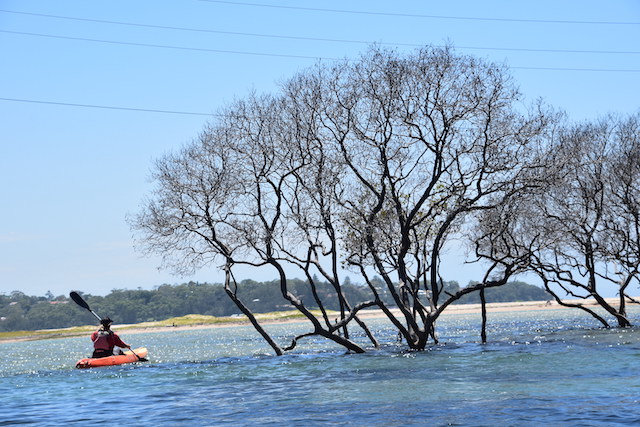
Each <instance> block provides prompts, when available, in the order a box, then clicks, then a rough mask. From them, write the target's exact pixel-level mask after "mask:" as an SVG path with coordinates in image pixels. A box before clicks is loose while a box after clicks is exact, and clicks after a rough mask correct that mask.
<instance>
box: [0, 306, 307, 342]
mask: <svg viewBox="0 0 640 427" xmlns="http://www.w3.org/2000/svg"><path fill="white" fill-rule="evenodd" d="M256 318H257V319H258V320H259V321H261V322H279V321H286V320H296V319H303V318H304V316H303V315H302V314H301V313H300V312H298V311H294V310H289V311H276V312H272V313H259V314H256ZM248 322H249V320H248V319H247V317H246V316H240V315H236V316H228V317H215V316H206V315H202V314H188V315H186V316H181V317H172V318H170V319H166V320H159V321H155V322H143V323H136V324H127V325H113V329H114V330H116V331H118V333H120V332H126V331H127V330H133V329H136V330H145V329H154V328H166V327H189V326H203V325H204V326H206V325H212V326H215V325H220V326H223V325H241V324H246V323H248ZM97 327H98V326H97V325H87V326H75V327H72V328H63V329H40V330H37V331H12V332H0V342H2V341H16V340H21V341H22V340H25V341H26V340H41V339H51V338H65V337H74V336H83V335H87V334H90V333H91V332H92V331H94V330H96V328H97Z"/></svg>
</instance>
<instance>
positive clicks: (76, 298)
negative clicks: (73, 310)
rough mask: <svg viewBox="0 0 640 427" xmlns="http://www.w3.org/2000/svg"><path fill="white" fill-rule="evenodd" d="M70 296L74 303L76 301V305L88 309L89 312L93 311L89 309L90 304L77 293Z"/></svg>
mask: <svg viewBox="0 0 640 427" xmlns="http://www.w3.org/2000/svg"><path fill="white" fill-rule="evenodd" d="M69 296H70V297H71V299H72V300H73V301H75V303H76V304H78V305H79V306H80V307H82V308H86V309H87V310H89V311H91V309H90V308H89V304H87V302H86V301H85V300H83V299H82V297H81V296H80V295H79V294H78V293H77V292H75V291H72V292H71V293H70V294H69Z"/></svg>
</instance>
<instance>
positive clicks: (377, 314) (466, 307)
mask: <svg viewBox="0 0 640 427" xmlns="http://www.w3.org/2000/svg"><path fill="white" fill-rule="evenodd" d="M607 301H608V302H609V303H610V304H612V305H614V306H617V304H618V303H619V301H618V299H617V298H609V299H607ZM566 302H570V303H578V302H579V303H582V304H584V305H589V306H595V305H596V303H595V301H590V300H586V301H585V300H572V301H566ZM569 309H570V308H567V307H563V306H561V305H560V304H558V303H557V302H555V301H520V302H497V303H489V304H487V313H500V312H508V311H513V312H517V311H532V310H569ZM480 310H481V304H454V305H450V306H449V307H447V308H446V310H445V311H444V312H443V314H442V315H443V316H448V315H456V314H471V313H480ZM392 312H393V313H394V314H395V315H398V314H399V313H400V312H399V310H397V309H394V310H392ZM257 316H258V317H260V315H257ZM359 316H360V318H362V319H375V318H383V317H385V314H384V313H383V312H382V310H378V309H368V310H362V311H361V312H360V315H359ZM258 320H259V321H260V323H261V324H265V325H268V324H282V323H295V322H304V321H305V319H304V318H283V319H280V318H277V317H271V318H266V319H260V318H259V319H258ZM243 325H250V322H249V321H248V319H247V318H246V317H244V316H239V317H232V318H225V322H220V323H206V324H198V323H194V324H189V325H175V326H173V325H169V326H157V325H154V324H153V322H151V323H150V324H148V325H147V324H139V325H135V324H134V325H124V324H121V325H117V324H114V325H113V326H112V329H113V330H114V331H117V332H118V333H119V334H120V335H121V336H122V337H123V339H124V340H125V342H126V338H125V337H126V336H128V335H132V334H139V333H148V332H161V331H163V332H166V331H169V330H171V331H181V330H194V329H210V328H228V327H233V326H243ZM42 332H47V333H44V334H43V333H42ZM90 333H91V331H90V330H87V331H77V330H76V331H73V332H71V331H65V330H64V329H59V330H55V331H44V330H43V331H35V332H25V334H24V335H20V336H11V337H6V338H5V337H2V336H1V335H0V343H3V342H16V341H29V340H39V339H50V338H64V337H73V336H83V335H89V334H90Z"/></svg>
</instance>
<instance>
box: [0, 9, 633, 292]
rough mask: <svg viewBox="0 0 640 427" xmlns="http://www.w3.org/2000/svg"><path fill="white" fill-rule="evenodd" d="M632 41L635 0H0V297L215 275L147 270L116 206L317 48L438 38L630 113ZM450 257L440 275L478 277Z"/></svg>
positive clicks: (579, 100) (569, 96) (581, 112)
mask: <svg viewBox="0 0 640 427" xmlns="http://www.w3.org/2000/svg"><path fill="white" fill-rule="evenodd" d="M639 40H640V2H638V1H637V0H613V1H608V2H602V1H583V0H581V1H577V0H576V1H571V0H567V1H557V0H553V1H550V0H543V1H537V2H514V1H506V0H505V1H488V2H478V1H457V2H433V1H417V0H416V1H398V2H386V1H377V0H376V1H371V0H367V1H364V0H354V1H349V2H344V1H337V0H325V1H322V2H320V1H305V2H301V1H298V2H296V1H291V0H290V1H287V0H253V1H251V2H241V1H235V0H230V1H213V0H210V1H208V0H181V1H179V2H178V1H164V0H160V1H158V0H155V1H151V0H140V1H134V2H131V1H121V0H110V1H90V2H88V1H79V0H65V1H55V2H52V1H49V0H20V1H18V0H0V58H2V59H1V62H2V71H1V74H0V75H1V78H0V117H1V119H0V180H1V181H0V182H1V186H0V200H1V202H0V203H1V205H0V206H1V208H0V293H6V294H8V293H10V292H11V291H13V290H20V291H22V292H25V293H27V294H29V295H44V294H45V293H46V292H47V291H51V292H53V293H54V294H55V295H61V294H68V293H69V291H71V290H80V291H83V292H87V293H91V294H94V295H105V294H107V293H109V292H110V291H111V290H112V289H136V288H139V287H140V288H143V289H151V288H153V287H154V286H158V285H160V284H163V283H183V282H185V281H189V280H194V281H201V282H204V281H207V282H217V281H220V280H222V276H221V274H220V272H219V271H218V270H217V269H216V268H215V267H212V268H211V269H205V270H202V271H199V272H198V273H197V274H196V275H194V276H192V277H175V276H172V275H170V274H169V272H166V271H158V270H157V266H158V265H159V261H158V259H154V258H142V257H141V256H140V254H138V253H136V252H135V251H134V248H133V240H132V236H131V232H130V230H129V227H128V225H127V223H126V222H125V216H126V215H127V213H134V212H136V211H137V210H138V208H139V206H140V203H141V200H142V199H143V197H144V196H145V194H146V193H148V191H149V190H150V188H151V184H150V183H149V181H148V177H149V171H150V168H151V167H152V164H153V160H154V159H156V158H158V157H159V156H162V155H163V154H164V153H167V152H169V151H171V150H174V149H178V148H180V147H181V146H182V145H183V144H185V143H187V142H189V141H190V140H191V139H192V138H194V137H195V136H196V135H197V134H198V132H199V131H200V130H201V129H202V127H203V126H204V124H205V123H206V122H207V120H208V119H209V117H208V114H210V113H213V112H215V111H216V110H217V109H218V108H219V107H221V106H224V105H225V104H226V103H228V102H230V101H231V100H233V99H234V98H241V97H243V96H244V95H245V94H246V93H247V92H248V91H250V90H256V91H258V92H272V91H275V90H276V89H277V87H276V83H277V82H278V81H279V80H282V79H285V78H287V77H289V76H291V75H293V74H294V73H296V72H297V71H298V70H301V69H304V68H306V67H308V66H310V65H312V64H313V63H314V62H316V61H318V60H319V59H320V60H322V61H330V60H332V59H335V58H344V57H354V56H356V55H357V54H358V53H359V52H361V51H363V50H365V49H366V48H367V46H368V44H370V43H380V44H383V45H385V46H392V47H396V48H397V49H399V50H401V51H405V50H411V49H414V48H415V47H416V46H418V45H425V44H433V45H442V44H446V43H451V44H453V45H454V46H455V47H456V48H457V49H458V50H459V51H460V52H462V53H469V54H474V55H477V56H480V57H483V58H487V59H489V60H492V61H496V62H501V63H502V62H504V63H506V64H508V65H509V66H510V67H512V70H513V71H512V72H513V76H514V78H515V80H516V81H517V82H518V84H519V85H520V87H521V90H522V92H523V93H524V95H525V96H526V97H527V98H528V99H534V98H537V97H542V98H544V99H545V100H546V101H547V102H548V103H549V104H551V105H554V106H555V107H557V108H560V109H563V110H565V111H566V112H567V113H568V114H569V116H570V117H571V118H573V119H575V120H583V119H592V118H596V117H598V116H599V115H603V114H606V113H609V112H615V113H623V114H627V113H633V112H635V111H637V110H638V109H639V108H640V102H639V99H640V84H639V83H640V45H639V43H638V41H639ZM161 111H163V112H161ZM462 258H463V256H462V255H461V254H460V253H457V252H456V251H453V252H452V256H451V257H450V259H449V260H448V262H447V265H445V277H446V278H447V279H449V280H457V281H459V282H460V283H461V284H466V283H467V282H468V281H469V280H475V279H478V277H477V276H475V274H477V271H476V270H474V269H473V268H465V267H463V266H461V261H462ZM251 277H252V278H254V279H256V280H271V279H273V278H274V277H275V276H272V275H270V274H269V273H265V275H264V277H256V275H255V274H253V275H251Z"/></svg>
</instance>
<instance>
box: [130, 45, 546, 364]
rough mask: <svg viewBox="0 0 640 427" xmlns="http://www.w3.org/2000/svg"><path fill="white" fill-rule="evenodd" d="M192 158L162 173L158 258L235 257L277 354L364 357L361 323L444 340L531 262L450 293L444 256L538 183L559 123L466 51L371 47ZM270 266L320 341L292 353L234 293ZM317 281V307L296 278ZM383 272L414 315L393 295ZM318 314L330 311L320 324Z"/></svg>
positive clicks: (501, 71)
mask: <svg viewBox="0 0 640 427" xmlns="http://www.w3.org/2000/svg"><path fill="white" fill-rule="evenodd" d="M221 116H222V117H221V118H220V119H219V120H218V121H217V122H216V123H214V124H212V125H210V126H208V127H207V128H206V129H205V130H204V132H203V133H202V134H201V135H200V137H199V139H198V140H196V141H194V143H193V144H191V145H190V146H189V147H187V148H185V149H184V150H183V151H182V152H181V153H179V154H177V155H169V156H167V157H165V158H164V159H162V160H160V161H159V162H158V163H157V165H156V170H155V173H154V176H153V178H154V179H155V181H156V182H157V184H158V187H157V190H156V192H155V193H153V194H152V195H151V197H150V199H149V200H147V201H146V202H145V207H144V208H143V210H142V211H141V212H140V214H138V216H136V217H135V218H133V219H132V220H131V224H132V227H133V229H134V230H135V231H136V232H137V233H138V236H139V242H140V244H141V246H142V248H143V249H144V250H146V251H148V252H152V253H160V254H162V255H163V257H164V263H165V265H166V266H170V267H172V268H174V270H176V271H187V270H189V269H195V268H199V267H200V266H202V265H204V264H208V263H211V262H216V261H218V262H219V261H220V260H222V267H223V268H224V269H225V270H226V272H227V276H226V277H227V279H226V289H227V294H228V295H229V296H230V297H231V298H232V299H233V300H234V301H235V303H236V305H237V306H238V307H239V308H240V309H241V310H242V311H243V312H244V313H245V314H247V315H248V316H249V318H250V319H252V322H253V324H254V326H256V328H257V329H258V330H259V331H260V333H261V334H262V335H263V336H264V337H265V339H267V340H268V341H269V344H270V345H271V347H272V348H273V349H274V351H275V352H276V354H282V353H283V352H284V351H286V350H289V349H292V348H294V347H295V345H296V343H297V341H298V340H299V339H300V338H303V337H306V336H310V335H319V336H323V337H325V338H327V339H329V340H331V341H333V342H335V343H337V344H339V345H341V346H343V347H345V348H347V349H348V350H349V351H354V352H362V351H364V350H365V349H364V347H363V346H362V345H361V344H358V343H356V342H355V341H353V340H352V339H351V338H350V335H349V329H348V325H349V324H350V323H351V322H352V321H355V322H357V323H358V324H359V326H360V327H361V328H363V329H364V330H365V332H366V334H367V336H368V338H369V340H370V341H371V343H372V344H373V345H374V346H375V345H377V340H376V339H375V337H374V336H373V334H372V333H371V331H370V330H369V329H368V328H367V326H366V325H365V323H364V322H363V321H362V320H361V319H360V318H359V317H358V313H359V312H360V310H362V309H364V308H367V307H374V306H375V307H378V308H380V309H382V310H383V311H384V313H385V314H386V315H387V317H388V318H389V320H390V321H391V322H392V323H393V325H395V327H396V328H397V329H398V331H399V333H400V334H401V336H403V337H404V339H405V340H406V342H407V344H408V345H409V347H410V348H413V349H423V348H425V346H426V345H427V343H428V341H429V339H430V338H433V339H434V340H436V339H437V338H436V334H435V322H436V319H437V318H438V317H439V315H440V314H441V313H442V312H443V311H444V310H445V308H446V307H447V306H449V305H450V304H452V303H453V302H455V301H456V300H458V299H459V298H461V297H462V296H464V295H466V294H468V293H471V292H477V291H481V292H483V291H484V289H485V288H487V287H492V286H500V285H502V284H504V283H506V282H507V280H508V279H509V278H510V277H511V275H512V274H513V273H514V272H515V271H516V270H517V268H518V267H519V264H513V265H511V264H508V263H505V262H502V263H499V262H496V263H494V264H493V265H491V266H490V267H488V269H487V274H486V275H485V277H484V279H483V281H482V282H480V283H478V284H476V285H473V286H468V287H466V288H463V289H461V290H459V291H458V292H456V293H455V294H444V293H443V290H442V282H443V280H442V277H441V275H440V258H441V255H442V251H443V250H444V249H445V247H446V245H447V243H448V242H449V241H450V240H451V238H452V237H453V236H456V237H460V236H461V235H462V236H464V235H465V234H466V233H467V230H468V229H469V224H468V222H469V221H474V220H475V218H476V214H478V213H479V212H484V211H487V212H488V211H492V210H494V209H496V208H497V207H500V206H502V205H504V203H506V201H508V200H510V199H511V198H513V197H515V196H516V195H518V194H520V193H521V192H522V191H524V190H525V189H527V188H529V187H530V186H532V185H538V184H537V183H535V182H533V181H532V180H531V177H532V176H535V173H534V171H536V170H538V169H539V168H540V167H541V165H540V164H539V163H538V162H536V160H537V159H538V158H537V157H535V153H537V146H538V145H539V144H541V143H542V142H544V139H545V137H546V134H545V132H546V130H547V128H548V127H549V126H550V124H552V123H553V122H554V120H555V117H554V115H553V114H551V113H550V112H549V111H547V109H546V108H545V107H544V106H543V105H542V104H541V103H540V102H538V103H534V104H533V105H531V106H525V105H524V104H523V103H522V99H521V95H520V94H519V92H518V90H517V88H516V87H515V85H514V83H513V82H512V80H511V78H510V76H509V74H508V71H507V69H506V68H505V67H503V66H498V65H495V64H491V63H487V62H484V61H482V60H479V59H477V58H474V57H471V56H463V55H457V54H455V53H454V52H453V50H452V49H450V48H443V49H436V48H424V49H419V50H418V51H416V52H415V53H413V54H411V55H406V56H400V55H399V54H397V53H396V52H394V51H391V50H383V49H379V48H375V47H373V48H371V49H370V50H369V51H368V52H366V53H365V54H364V55H363V56H362V57H361V58H359V59H358V60H354V61H342V62H339V63H335V64H330V65H324V64H318V65H317V66H316V67H315V68H312V69H310V70H307V71H305V72H302V73H299V74H298V75H296V76H294V77H293V78H292V79H290V80H289V81H287V82H285V83H283V85H282V93H281V94H280V95H278V96H266V95H265V96H257V95H255V94H254V95H251V96H249V97H247V98H246V99H244V100H240V101H237V102H235V103H234V104H233V105H231V106H229V107H228V108H227V109H226V110H225V111H223V112H222V113H221ZM240 265H242V266H254V267H262V268H264V267H270V268H272V269H273V270H274V271H275V272H276V274H277V275H278V277H279V281H280V291H281V295H282V297H283V299H284V300H286V301H287V302H288V303H289V304H290V305H292V306H293V307H295V308H296V309H297V310H299V311H300V312H301V313H303V314H304V316H305V317H306V318H307V319H308V320H309V322H310V323H311V325H312V330H311V331H310V332H308V333H304V334H302V335H300V336H298V337H295V338H294V339H293V340H292V343H291V345H289V346H288V347H286V348H284V349H283V348H281V347H280V346H279V345H278V344H276V343H275V342H274V341H273V340H272V339H271V338H270V337H269V336H268V334H267V333H266V332H265V331H264V329H263V328H261V327H260V325H259V323H258V322H257V321H256V320H255V317H254V316H253V315H252V314H251V312H250V311H249V310H248V309H247V307H246V306H245V305H244V304H243V303H242V301H241V297H240V296H239V295H238V293H237V290H236V289H235V288H234V283H235V281H234V280H233V271H234V270H235V268H236V266H240ZM342 266H346V267H348V268H350V269H351V270H353V271H355V272H357V273H359V274H361V277H362V278H363V280H364V281H365V282H366V283H367V285H368V287H369V289H370V291H371V299H370V300H369V301H365V302H361V303H360V304H358V305H356V306H353V305H352V304H350V303H349V301H347V299H346V297H345V295H344V294H343V292H342V288H341V282H342V280H343V279H342V277H341V267H342ZM291 267H293V268H297V269H298V270H297V271H300V272H303V274H304V275H305V276H306V277H307V279H308V283H309V286H310V287H311V288H312V294H313V296H314V301H311V302H304V301H302V300H301V299H300V298H299V297H298V296H296V295H294V294H293V293H292V292H291V291H290V290H289V289H288V284H287V283H288V281H287V278H288V275H287V273H286V271H287V269H288V268H291ZM316 273H318V274H320V276H321V277H323V278H324V279H325V280H326V281H328V282H329V283H330V284H331V285H332V286H333V287H334V289H335V291H336V294H337V295H338V299H339V303H340V312H339V315H338V318H336V319H332V318H331V317H330V315H329V314H328V312H327V310H326V309H325V305H324V302H323V300H322V298H321V296H320V295H319V293H318V292H316V287H315V286H316V284H315V279H314V276H315V274H316ZM374 276H376V277H380V278H381V280H382V281H383V282H384V284H385V285H386V290H387V291H388V293H389V294H390V295H391V296H392V297H393V300H394V303H395V304H394V305H395V307H397V309H398V310H399V314H398V312H397V311H395V310H393V307H391V306H387V305H386V304H385V303H384V302H383V300H382V298H381V297H380V294H379V283H378V280H377V279H374ZM309 304H312V305H313V306H316V307H319V308H320V315H319V316H316V315H315V314H314V313H312V311H311V310H310V309H309V308H308V307H309Z"/></svg>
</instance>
